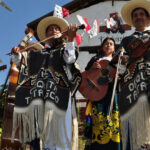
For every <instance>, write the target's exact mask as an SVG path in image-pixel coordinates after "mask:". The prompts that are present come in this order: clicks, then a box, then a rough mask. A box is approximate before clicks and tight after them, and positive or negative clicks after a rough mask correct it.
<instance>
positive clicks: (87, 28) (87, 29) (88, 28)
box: [84, 18, 91, 32]
mask: <svg viewBox="0 0 150 150" xmlns="http://www.w3.org/2000/svg"><path fill="white" fill-rule="evenodd" d="M84 21H85V23H86V25H87V26H86V28H85V30H86V32H88V31H89V30H91V26H90V25H89V23H88V21H87V18H84Z"/></svg>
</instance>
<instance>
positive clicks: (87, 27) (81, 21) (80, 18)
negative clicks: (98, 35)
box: [77, 15, 91, 32]
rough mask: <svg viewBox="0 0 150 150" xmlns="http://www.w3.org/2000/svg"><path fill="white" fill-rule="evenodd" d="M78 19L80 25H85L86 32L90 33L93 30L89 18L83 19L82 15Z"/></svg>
mask: <svg viewBox="0 0 150 150" xmlns="http://www.w3.org/2000/svg"><path fill="white" fill-rule="evenodd" d="M77 19H78V20H79V22H80V24H84V25H85V31H86V32H88V31H89V30H90V29H91V26H90V25H89V23H88V21H87V18H83V17H82V16H80V15H77Z"/></svg>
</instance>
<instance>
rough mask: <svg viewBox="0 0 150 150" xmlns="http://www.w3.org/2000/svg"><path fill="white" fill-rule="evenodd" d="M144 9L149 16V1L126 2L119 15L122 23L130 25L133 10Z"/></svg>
mask: <svg viewBox="0 0 150 150" xmlns="http://www.w3.org/2000/svg"><path fill="white" fill-rule="evenodd" d="M138 7H140V8H144V9H145V10H147V12H148V13H149V14H150V1H149V0H131V1H129V2H127V3H126V4H125V5H124V6H123V7H122V9H121V15H122V18H123V19H124V21H125V22H126V23H127V24H128V25H130V26H133V24H132V18H131V13H132V11H133V10H134V9H135V8H138Z"/></svg>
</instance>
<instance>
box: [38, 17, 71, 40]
mask: <svg viewBox="0 0 150 150" xmlns="http://www.w3.org/2000/svg"><path fill="white" fill-rule="evenodd" d="M52 24H56V25H58V26H59V27H60V29H61V32H64V31H65V30H67V28H68V26H69V24H68V22H67V21H66V20H65V19H63V18H59V17H56V16H49V17H46V18H44V19H42V20H41V21H40V22H39V24H38V26H37V35H38V37H39V39H40V40H44V39H45V38H46V29H47V27H48V26H50V25H52Z"/></svg>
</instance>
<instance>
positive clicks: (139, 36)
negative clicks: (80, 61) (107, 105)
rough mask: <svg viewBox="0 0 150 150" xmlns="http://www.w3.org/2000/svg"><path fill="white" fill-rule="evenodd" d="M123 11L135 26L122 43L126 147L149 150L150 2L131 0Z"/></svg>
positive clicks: (123, 122) (124, 17)
mask: <svg viewBox="0 0 150 150" xmlns="http://www.w3.org/2000/svg"><path fill="white" fill-rule="evenodd" d="M121 13H122V17H123V19H124V21H125V22H126V23H127V24H128V25H130V26H132V27H134V28H135V32H134V33H133V34H132V35H130V36H128V37H125V38H124V39H123V40H122V42H121V45H122V46H123V47H124V49H125V51H126V53H125V54H126V55H127V57H128V62H127V65H126V71H125V73H124V74H123V76H122V79H121V81H120V88H121V89H120V94H119V108H120V113H121V122H122V142H123V150H142V149H144V150H145V149H150V147H149V145H150V41H149V40H150V28H149V23H150V1H148V0H131V1H129V2H127V3H126V4H125V5H124V6H123V7H122V10H121ZM148 147H149V148H148Z"/></svg>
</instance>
